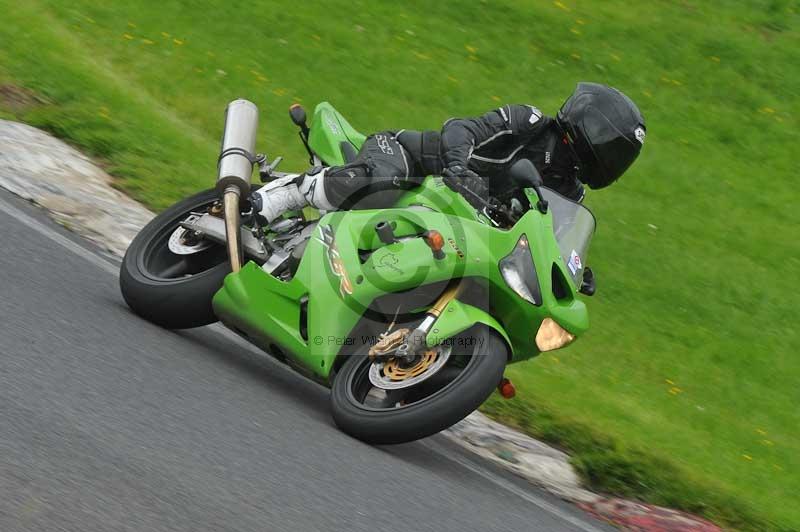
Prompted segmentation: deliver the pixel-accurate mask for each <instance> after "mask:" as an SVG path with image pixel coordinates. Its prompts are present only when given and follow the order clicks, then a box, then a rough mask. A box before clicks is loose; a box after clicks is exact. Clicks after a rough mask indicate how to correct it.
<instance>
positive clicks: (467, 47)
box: [464, 44, 478, 54]
mask: <svg viewBox="0 0 800 532" xmlns="http://www.w3.org/2000/svg"><path fill="white" fill-rule="evenodd" d="M464 48H466V49H467V51H468V52H469V53H471V54H474V53H475V52H477V51H478V49H477V48H475V47H474V46H470V45H468V44H465V45H464Z"/></svg>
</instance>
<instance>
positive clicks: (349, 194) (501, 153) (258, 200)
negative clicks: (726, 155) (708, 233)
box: [251, 82, 646, 222]
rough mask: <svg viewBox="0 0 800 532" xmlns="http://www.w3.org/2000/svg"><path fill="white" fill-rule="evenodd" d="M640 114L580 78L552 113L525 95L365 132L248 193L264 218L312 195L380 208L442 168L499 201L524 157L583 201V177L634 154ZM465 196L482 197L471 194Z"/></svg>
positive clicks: (328, 204)
mask: <svg viewBox="0 0 800 532" xmlns="http://www.w3.org/2000/svg"><path fill="white" fill-rule="evenodd" d="M645 133H646V128H645V123H644V118H643V116H642V114H641V112H640V111H639V109H638V107H637V106H636V104H634V103H633V101H632V100H631V99H630V98H628V97H627V96H625V95H624V94H623V93H622V92H620V91H618V90H616V89H614V88H611V87H608V86H606V85H601V84H597V83H586V82H584V83H579V84H578V86H577V88H576V89H575V91H574V92H573V94H572V95H571V96H570V97H569V98H568V99H567V100H566V101H565V102H564V104H563V105H562V107H561V109H560V110H559V111H558V113H557V115H556V117H555V118H551V117H548V116H545V115H543V114H542V112H541V111H539V110H538V109H537V108H536V107H533V106H531V105H505V106H503V107H500V108H498V109H495V110H492V111H489V112H488V113H486V114H484V115H483V116H480V117H477V118H460V119H459V118H452V119H450V120H448V121H447V122H445V123H444V125H443V127H442V130H441V133H440V132H437V131H410V130H399V131H385V132H381V133H376V134H374V135H371V136H369V137H368V138H367V139H366V141H365V142H364V145H363V146H362V147H361V150H360V151H359V152H358V154H357V155H356V157H355V158H354V159H353V160H352V161H351V162H349V163H347V164H345V165H343V166H335V167H328V168H322V167H315V168H312V169H311V170H309V171H307V172H306V173H304V174H300V175H289V176H286V177H284V178H281V179H277V180H275V181H272V182H270V183H268V184H267V185H265V186H264V187H262V188H261V189H259V190H258V191H256V192H254V193H253V196H252V198H251V200H252V202H253V204H254V208H255V210H256V212H259V214H260V215H261V216H263V217H264V218H265V219H266V220H267V222H271V221H273V220H275V219H276V218H278V217H279V216H280V215H281V214H283V213H284V212H286V211H289V210H298V209H301V208H303V207H305V206H308V205H311V206H313V207H316V208H318V209H321V210H325V211H330V210H340V209H352V208H381V207H387V206H389V205H391V204H393V203H394V202H395V201H396V199H397V197H398V196H399V195H400V194H401V193H402V190H403V189H407V188H411V187H414V186H417V185H418V184H420V183H421V182H422V180H423V179H424V177H425V176H428V175H441V176H443V177H444V178H445V183H446V184H447V185H448V186H450V187H451V188H454V190H456V189H457V188H458V187H457V185H456V183H458V182H460V184H462V185H464V186H466V188H468V189H469V190H471V191H472V192H473V193H474V194H475V195H477V196H478V197H479V198H498V199H499V200H500V201H504V200H505V199H508V198H510V197H513V195H514V194H515V193H516V192H517V190H515V189H516V188H517V187H516V186H515V184H514V183H513V182H511V180H510V179H509V178H508V170H509V168H510V167H511V166H512V165H513V164H514V163H515V162H516V161H518V160H519V159H529V160H530V161H531V162H533V163H534V165H535V166H536V168H537V169H538V171H539V173H540V174H541V175H542V178H543V180H544V185H545V186H547V187H548V188H551V189H553V190H555V191H557V192H559V193H561V194H562V195H564V196H566V197H568V198H570V199H572V200H574V201H578V202H580V201H582V200H583V197H584V194H585V190H584V185H587V186H588V187H589V188H591V189H601V188H604V187H607V186H609V185H610V184H612V183H613V182H614V181H616V180H617V179H619V177H620V176H621V175H622V174H623V173H624V172H625V171H626V170H627V169H628V167H629V166H630V165H631V164H632V163H633V161H634V160H635V159H636V157H637V156H638V155H639V152H640V151H641V148H642V146H643V144H644V139H645ZM464 197H465V198H466V199H467V200H468V201H470V203H471V204H473V206H475V207H476V208H478V209H480V208H482V205H480V202H479V201H478V200H477V199H476V198H475V197H473V196H472V195H471V194H465V195H464Z"/></svg>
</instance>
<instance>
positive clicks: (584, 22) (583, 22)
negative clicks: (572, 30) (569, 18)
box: [575, 18, 586, 26]
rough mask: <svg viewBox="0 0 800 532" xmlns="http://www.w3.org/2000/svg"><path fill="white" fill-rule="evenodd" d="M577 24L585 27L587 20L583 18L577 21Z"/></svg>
mask: <svg viewBox="0 0 800 532" xmlns="http://www.w3.org/2000/svg"><path fill="white" fill-rule="evenodd" d="M575 23H576V24H580V25H581V26H583V25H584V24H586V21H585V20H583V19H582V18H579V19H577V20H576V21H575Z"/></svg>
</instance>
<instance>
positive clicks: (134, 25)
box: [128, 22, 136, 28]
mask: <svg viewBox="0 0 800 532" xmlns="http://www.w3.org/2000/svg"><path fill="white" fill-rule="evenodd" d="M128 27H129V28H135V27H136V24H134V23H133V22H128Z"/></svg>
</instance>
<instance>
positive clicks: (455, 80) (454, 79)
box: [447, 75, 459, 83]
mask: <svg viewBox="0 0 800 532" xmlns="http://www.w3.org/2000/svg"><path fill="white" fill-rule="evenodd" d="M447 79H449V80H450V81H452V82H453V83H458V82H459V81H458V80H457V79H456V78H454V77H453V76H450V75H448V76H447Z"/></svg>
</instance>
